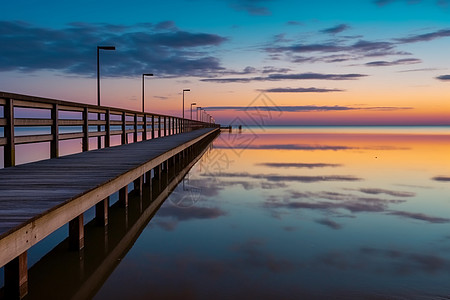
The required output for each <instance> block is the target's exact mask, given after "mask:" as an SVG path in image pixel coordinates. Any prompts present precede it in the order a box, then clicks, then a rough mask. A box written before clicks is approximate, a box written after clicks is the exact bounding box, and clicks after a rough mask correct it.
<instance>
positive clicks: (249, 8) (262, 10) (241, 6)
mask: <svg viewBox="0 0 450 300" xmlns="http://www.w3.org/2000/svg"><path fill="white" fill-rule="evenodd" d="M271 1H272V0H229V2H230V6H231V7H232V8H233V9H234V10H237V11H246V12H247V13H249V14H250V15H253V16H268V15H271V14H272V12H271V11H270V9H269V8H268V7H267V6H266V5H265V4H266V3H268V2H271Z"/></svg>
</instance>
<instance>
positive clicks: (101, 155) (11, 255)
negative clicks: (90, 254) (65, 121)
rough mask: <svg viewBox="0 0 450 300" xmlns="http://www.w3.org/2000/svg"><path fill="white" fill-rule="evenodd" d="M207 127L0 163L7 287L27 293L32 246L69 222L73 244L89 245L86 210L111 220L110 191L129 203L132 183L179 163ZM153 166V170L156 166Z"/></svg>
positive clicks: (0, 250) (0, 231)
mask: <svg viewBox="0 0 450 300" xmlns="http://www.w3.org/2000/svg"><path fill="white" fill-rule="evenodd" d="M219 130H220V129H218V128H203V129H197V130H193V131H190V132H183V133H178V134H175V135H171V136H166V137H164V138H158V139H151V140H144V141H142V142H138V143H132V144H125V145H121V146H116V147H109V148H103V149H98V150H93V151H87V152H82V153H78V154H73V155H69V156H63V157H58V158H53V159H48V160H43V161H38V162H34V163H29V164H25V165H19V166H15V167H10V168H5V169H0V267H2V266H5V288H6V290H8V289H11V288H12V289H13V290H15V291H17V294H18V298H21V297H23V296H24V295H26V293H27V286H26V283H27V259H26V251H27V250H28V249H29V248H30V247H31V246H33V245H34V244H36V243H37V242H39V241H41V240H42V239H44V238H45V237H46V236H48V235H49V234H51V233H52V232H54V231H55V230H56V229H58V228H60V227H61V226H63V225H64V224H66V223H69V240H70V244H71V247H72V248H75V249H82V248H83V247H84V229H83V213H84V212H85V211H87V210H88V209H90V208H91V207H93V206H95V207H96V218H97V219H99V220H100V221H101V222H103V223H104V224H107V223H108V206H109V198H108V197H109V196H110V195H111V194H113V193H115V192H117V191H119V201H121V203H123V205H124V206H127V205H128V185H129V184H130V183H133V182H134V185H135V189H136V190H138V191H139V190H140V191H141V193H142V189H143V184H146V183H148V182H151V178H152V174H153V177H158V176H159V177H160V176H161V172H162V170H163V169H165V170H167V169H168V168H170V166H169V165H170V164H172V165H176V164H177V161H179V160H180V159H182V158H183V156H184V155H187V154H188V153H189V151H190V149H192V148H191V147H192V146H193V145H194V144H196V143H198V142H200V141H202V140H203V139H205V138H206V137H208V136H210V135H213V134H215V133H217V132H218V131H219ZM152 170H153V172H152Z"/></svg>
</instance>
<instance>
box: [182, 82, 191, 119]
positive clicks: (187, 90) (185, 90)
mask: <svg viewBox="0 0 450 300" xmlns="http://www.w3.org/2000/svg"><path fill="white" fill-rule="evenodd" d="M190 91H191V90H190V89H184V90H183V119H184V92H190Z"/></svg>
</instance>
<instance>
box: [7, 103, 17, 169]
mask: <svg viewBox="0 0 450 300" xmlns="http://www.w3.org/2000/svg"><path fill="white" fill-rule="evenodd" d="M4 110H5V111H4V116H5V118H6V126H5V129H4V130H5V132H4V134H5V138H6V145H5V148H4V166H5V168H6V167H13V166H15V165H16V153H15V152H16V151H15V149H16V147H15V145H14V102H13V99H6V103H5V107H4Z"/></svg>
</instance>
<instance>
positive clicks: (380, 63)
mask: <svg viewBox="0 0 450 300" xmlns="http://www.w3.org/2000/svg"><path fill="white" fill-rule="evenodd" d="M421 62H422V60H420V59H417V58H404V59H398V60H394V61H384V60H378V61H371V62H368V63H366V64H365V65H366V66H369V67H389V66H398V65H411V64H419V63H421Z"/></svg>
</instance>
